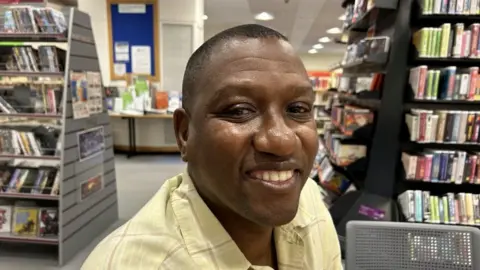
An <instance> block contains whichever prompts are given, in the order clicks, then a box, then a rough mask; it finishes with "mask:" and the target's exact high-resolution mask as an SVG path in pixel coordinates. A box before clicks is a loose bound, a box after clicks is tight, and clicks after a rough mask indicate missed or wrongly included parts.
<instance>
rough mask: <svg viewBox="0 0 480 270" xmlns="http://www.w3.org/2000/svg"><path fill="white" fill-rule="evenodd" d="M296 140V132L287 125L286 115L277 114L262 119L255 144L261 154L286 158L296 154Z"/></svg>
mask: <svg viewBox="0 0 480 270" xmlns="http://www.w3.org/2000/svg"><path fill="white" fill-rule="evenodd" d="M296 140H297V139H296V135H295V132H294V131H293V130H292V129H291V128H290V127H289V126H288V125H287V123H286V121H285V117H284V115H283V114H281V113H276V114H274V115H267V116H265V117H264V118H263V119H262V122H261V125H260V127H259V129H258V131H257V133H256V134H255V137H254V140H253V144H254V147H255V148H256V150H257V151H259V152H263V153H268V154H272V155H275V156H279V157H285V156H290V155H292V154H293V153H294V151H295V146H296V143H297V142H296Z"/></svg>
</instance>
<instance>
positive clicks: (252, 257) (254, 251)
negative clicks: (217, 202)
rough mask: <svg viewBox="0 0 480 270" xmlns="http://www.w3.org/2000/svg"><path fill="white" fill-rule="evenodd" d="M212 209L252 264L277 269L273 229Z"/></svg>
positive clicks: (233, 214) (221, 210)
mask: <svg viewBox="0 0 480 270" xmlns="http://www.w3.org/2000/svg"><path fill="white" fill-rule="evenodd" d="M210 209H211V211H212V212H213V213H214V214H215V216H216V217H217V219H218V220H219V221H220V223H221V224H222V226H223V227H224V228H225V230H226V231H227V232H228V234H229V235H230V237H232V239H233V241H234V242H235V243H236V244H237V246H238V248H239V249H240V250H241V251H242V253H243V255H244V256H245V257H246V258H247V260H248V261H249V262H250V263H251V264H253V265H258V266H270V267H272V268H273V269H277V256H276V252H275V242H274V237H273V228H272V227H264V226H260V225H258V224H255V223H253V222H251V221H249V220H247V219H245V218H243V217H241V216H239V215H237V214H235V213H231V212H230V211H228V210H224V209H216V207H210Z"/></svg>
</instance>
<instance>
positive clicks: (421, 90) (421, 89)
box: [417, 66, 428, 99]
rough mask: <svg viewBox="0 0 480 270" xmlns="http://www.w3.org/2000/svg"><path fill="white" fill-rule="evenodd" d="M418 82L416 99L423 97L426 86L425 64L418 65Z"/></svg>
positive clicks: (426, 69)
mask: <svg viewBox="0 0 480 270" xmlns="http://www.w3.org/2000/svg"><path fill="white" fill-rule="evenodd" d="M419 70H420V72H419V83H418V91H417V93H418V96H417V98H418V99H424V98H425V88H426V82H427V73H428V68H427V66H420V67H419Z"/></svg>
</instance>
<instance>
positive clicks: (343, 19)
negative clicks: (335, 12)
mask: <svg viewBox="0 0 480 270" xmlns="http://www.w3.org/2000/svg"><path fill="white" fill-rule="evenodd" d="M338 19H339V20H340V21H345V20H346V19H347V17H346V16H345V14H343V15H342V16H340V17H338Z"/></svg>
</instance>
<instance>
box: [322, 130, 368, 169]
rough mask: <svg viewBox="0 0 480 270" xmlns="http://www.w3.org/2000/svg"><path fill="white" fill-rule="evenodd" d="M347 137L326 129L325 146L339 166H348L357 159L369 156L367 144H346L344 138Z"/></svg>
mask: <svg viewBox="0 0 480 270" xmlns="http://www.w3.org/2000/svg"><path fill="white" fill-rule="evenodd" d="M346 138H348V136H345V135H342V134H332V133H331V132H330V131H326V132H325V135H324V141H325V147H326V149H328V152H329V153H330V157H331V159H333V161H334V163H335V165H337V166H348V165H349V164H351V163H353V162H355V161H356V160H358V159H360V158H363V157H366V156H367V146H365V145H358V144H345V143H343V142H342V140H343V139H346Z"/></svg>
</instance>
